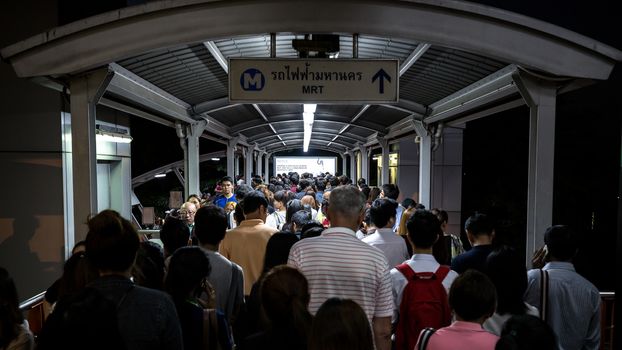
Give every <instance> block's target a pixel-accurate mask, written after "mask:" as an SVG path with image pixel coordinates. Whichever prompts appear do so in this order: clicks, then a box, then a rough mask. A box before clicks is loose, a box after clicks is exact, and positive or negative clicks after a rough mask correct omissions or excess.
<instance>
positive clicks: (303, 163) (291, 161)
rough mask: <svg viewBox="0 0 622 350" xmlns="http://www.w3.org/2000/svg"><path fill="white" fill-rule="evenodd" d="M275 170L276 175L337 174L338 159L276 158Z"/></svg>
mask: <svg viewBox="0 0 622 350" xmlns="http://www.w3.org/2000/svg"><path fill="white" fill-rule="evenodd" d="M274 168H275V173H276V174H283V173H285V174H287V173H289V172H297V173H298V174H302V173H312V174H313V175H318V174H319V173H327V172H329V173H331V174H333V175H334V174H335V171H336V170H337V158H336V157H274Z"/></svg>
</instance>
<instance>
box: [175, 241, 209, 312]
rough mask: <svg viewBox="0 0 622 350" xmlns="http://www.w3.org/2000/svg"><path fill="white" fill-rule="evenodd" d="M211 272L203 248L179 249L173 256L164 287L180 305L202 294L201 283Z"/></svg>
mask: <svg viewBox="0 0 622 350" xmlns="http://www.w3.org/2000/svg"><path fill="white" fill-rule="evenodd" d="M210 272H211V266H210V263H209V259H208V258H207V255H205V253H204V252H203V250H201V248H199V247H183V248H179V249H177V250H176V251H175V253H174V254H173V256H171V261H170V263H169V265H168V272H167V274H166V280H165V281H164V286H165V288H166V291H167V292H168V293H169V294H170V295H171V297H172V298H173V301H175V303H176V304H179V303H180V302H183V301H185V300H186V299H187V298H189V297H196V296H198V295H199V294H200V292H201V291H200V290H199V288H200V287H201V282H202V281H203V280H204V279H205V278H207V276H209V274H210Z"/></svg>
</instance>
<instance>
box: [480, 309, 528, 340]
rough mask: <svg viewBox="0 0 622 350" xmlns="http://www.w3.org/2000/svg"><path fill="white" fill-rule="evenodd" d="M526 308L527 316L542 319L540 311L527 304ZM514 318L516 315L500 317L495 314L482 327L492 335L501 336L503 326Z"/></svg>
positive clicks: (509, 314) (508, 314)
mask: <svg viewBox="0 0 622 350" xmlns="http://www.w3.org/2000/svg"><path fill="white" fill-rule="evenodd" d="M525 306H526V307H527V311H526V312H525V313H526V314H527V315H531V316H536V317H540V311H538V309H537V308H535V307H533V306H531V305H529V304H527V303H525ZM512 316H514V315H513V314H511V313H507V314H503V315H500V314H498V313H496V312H495V313H494V314H493V315H492V316H490V317H489V318H488V319H487V320H486V322H484V324H483V325H482V327H484V329H485V330H487V331H489V332H490V333H492V334H495V335H501V330H502V329H503V325H504V324H505V322H506V321H507V320H509V319H510V317H512Z"/></svg>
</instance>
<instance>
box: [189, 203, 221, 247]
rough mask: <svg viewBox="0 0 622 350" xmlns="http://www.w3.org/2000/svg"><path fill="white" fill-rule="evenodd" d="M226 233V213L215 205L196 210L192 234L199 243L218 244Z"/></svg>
mask: <svg viewBox="0 0 622 350" xmlns="http://www.w3.org/2000/svg"><path fill="white" fill-rule="evenodd" d="M225 233H227V214H226V213H225V210H224V209H223V208H221V207H219V206H216V205H208V206H205V207H201V208H200V209H199V210H197V213H196V215H195V216H194V235H195V236H196V237H197V239H198V240H199V242H200V244H212V245H218V243H220V241H222V240H223V238H225Z"/></svg>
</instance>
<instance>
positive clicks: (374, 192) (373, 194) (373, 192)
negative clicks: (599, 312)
mask: <svg viewBox="0 0 622 350" xmlns="http://www.w3.org/2000/svg"><path fill="white" fill-rule="evenodd" d="M380 192H381V189H380V188H379V187H372V188H370V190H369V194H368V195H367V203H369V204H371V203H372V202H373V201H375V200H376V199H377V198H378V196H380Z"/></svg>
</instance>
